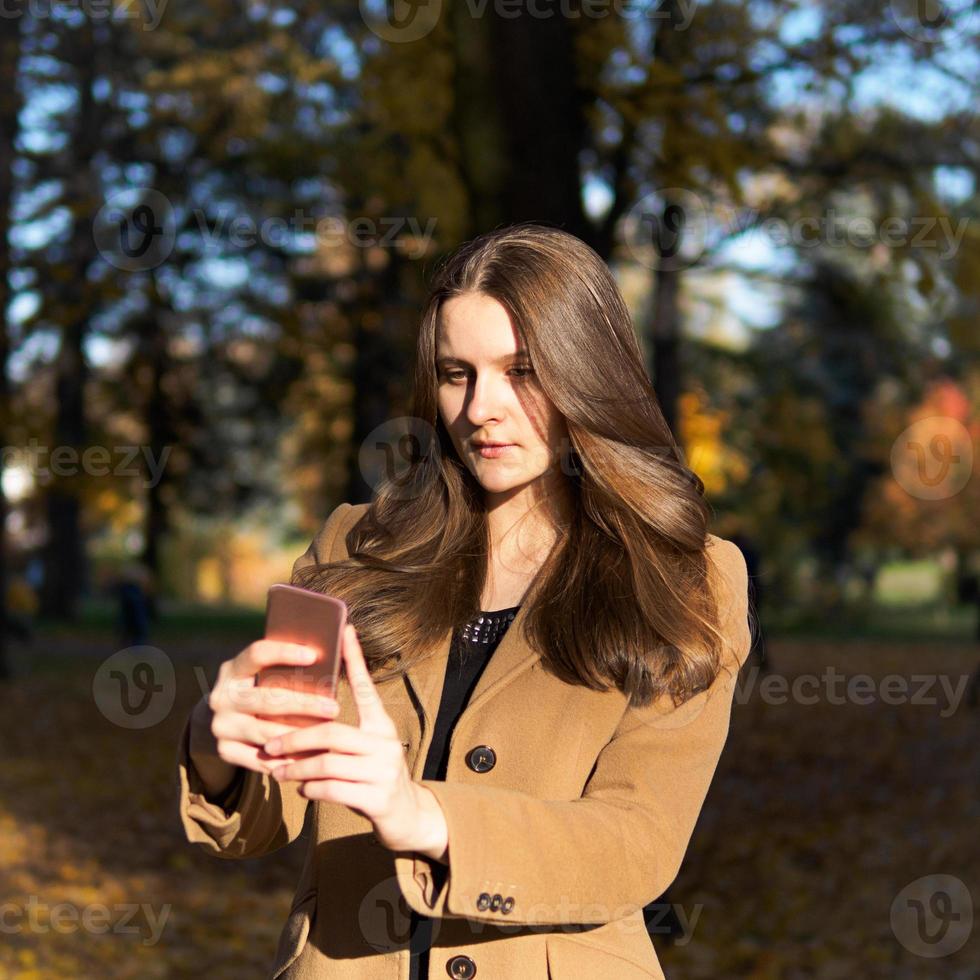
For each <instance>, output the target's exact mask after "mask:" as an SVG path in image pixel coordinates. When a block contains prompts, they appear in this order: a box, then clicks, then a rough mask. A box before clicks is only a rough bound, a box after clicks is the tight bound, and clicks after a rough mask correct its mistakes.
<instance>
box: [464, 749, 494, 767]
mask: <svg viewBox="0 0 980 980" xmlns="http://www.w3.org/2000/svg"><path fill="white" fill-rule="evenodd" d="M466 764H467V765H468V766H469V767H470V769H472V770H473V772H489V771H490V770H491V769H493V767H494V766H495V765H496V764H497V753H496V752H494V750H493V749H491V748H490V746H489V745H478V746H477V747H476V748H475V749H470V751H469V754H468V755H467V756H466Z"/></svg>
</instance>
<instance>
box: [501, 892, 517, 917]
mask: <svg viewBox="0 0 980 980" xmlns="http://www.w3.org/2000/svg"><path fill="white" fill-rule="evenodd" d="M513 907H514V896H513V895H508V896H507V897H506V898H505V899H504V904H503V905H501V906H500V911H501V912H503V913H504V915H506V914H507V913H508V912H509V911H510V910H511V909H512V908H513Z"/></svg>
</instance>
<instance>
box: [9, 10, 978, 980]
mask: <svg viewBox="0 0 980 980" xmlns="http://www.w3.org/2000/svg"><path fill="white" fill-rule="evenodd" d="M978 40H980V10H978V6H977V4H976V3H974V2H971V0H950V2H946V3H939V2H934V0H824V2H820V3H815V2H809V0H781V2H779V3H769V2H760V0H756V2H753V3H747V2H729V0H710V2H709V0H701V2H697V0H686V2H681V0H664V2H655V0H654V2H642V0H635V2H628V0H591V2H587V0H562V2H557V0H556V2H553V3H552V2H548V0H535V2H527V3H524V2H522V0H508V2H503V0H486V2H483V0H480V2H478V0H466V2H455V3H452V2H446V3H440V2H438V0H432V2H430V3H429V4H427V5H414V6H413V5H410V4H408V3H405V2H403V0H397V2H394V3H388V4H386V3H384V2H379V0H362V2H361V3H360V5H359V6H358V5H356V4H351V3H343V4H342V3H332V2H329V0H320V2H319V3H306V2H278V0H269V2H260V0H255V2H243V3H235V2H227V3H226V2H215V0H198V2H197V3H186V2H185V3H178V2H174V0H170V2H168V0H157V2H156V3H154V2H151V0H144V2H142V3H136V4H128V3H127V4H123V3H116V2H114V0H104V2H103V0H74V2H70V3H62V2H58V0H3V9H2V12H0V73H2V77H0V311H2V315H3V321H2V331H0V427H2V461H0V489H2V493H0V518H2V519H0V528H2V529H3V534H2V536H0V540H2V544H0V547H2V550H3V554H2V561H0V569H2V573H0V596H2V597H3V598H4V603H3V615H2V616H0V627H2V629H0V674H2V677H3V680H2V681H0V698H2V701H0V709H2V714H3V719H2V722H0V726H2V727H0V732H2V735H3V742H4V764H3V765H2V766H0V906H2V907H3V908H4V909H6V910H7V914H6V917H5V918H4V919H3V926H2V928H3V931H4V933H5V934H4V936H3V940H2V942H0V976H3V977H12V978H17V980H27V978H34V977H42V978H47V977H72V978H75V977H133V978H136V977H139V978H143V977H169V976H175V977H198V976H204V975H208V976H212V977H224V976H228V977H240V976H261V975H263V973H262V971H263V970H264V969H267V968H268V965H269V964H270V963H271V958H272V955H273V952H274V950H275V943H276V937H277V935H278V932H279V929H280V927H281V925H282V923H283V921H284V919H285V914H286V911H287V909H288V907H289V902H290V899H291V896H292V889H293V886H294V884H295V881H296V876H297V874H298V870H299V867H300V864H301V859H302V848H303V846H304V845H303V844H302V843H297V844H295V845H292V846H290V847H289V848H286V849H285V850H283V851H280V852H277V853H276V854H274V855H270V856H269V857H267V858H265V859H263V860H261V861H254V862H253V861H244V862H236V863H234V864H232V863H230V862H229V863H226V862H219V861H214V860H213V859H210V858H208V857H207V856H205V855H204V854H203V853H202V854H198V853H196V852H193V851H191V850H190V848H189V845H187V844H186V842H185V841H184V839H183V837H182V835H181V834H180V832H179V826H178V823H177V818H176V809H175V796H174V783H175V770H174V766H173V759H174V752H175V750H176V741H177V737H178V734H179V732H180V730H181V728H182V726H183V722H184V720H185V718H186V715H187V713H188V712H189V710H190V708H191V706H192V705H193V703H194V702H195V701H196V700H197V699H198V698H200V697H201V696H202V693H204V692H206V691H207V689H208V686H209V680H208V678H213V677H214V673H215V670H216V668H217V665H218V663H220V662H221V660H224V659H227V658H228V657H230V656H233V655H234V654H236V653H237V652H238V651H239V650H241V649H242V648H243V647H244V646H245V645H246V644H247V643H249V642H251V640H253V639H255V638H257V637H258V636H259V635H261V627H262V614H263V604H264V597H265V592H266V589H267V587H268V585H269V584H271V583H272V582H274V581H282V580H284V579H285V578H286V577H287V576H288V572H289V569H290V567H291V564H292V562H293V560H294V559H295V558H296V557H297V556H298V555H299V554H300V553H301V552H302V551H303V550H304V549H305V548H306V546H307V544H308V543H309V540H310V538H311V537H312V536H313V534H314V533H315V531H316V530H317V529H318V528H319V527H320V525H321V524H322V521H323V519H324V518H325V517H326V515H327V514H328V513H329V512H330V510H331V509H332V508H333V507H335V506H336V505H337V504H338V503H339V502H341V501H349V502H351V503H358V502H363V501H366V500H369V499H370V497H371V493H372V489H373V487H374V486H375V485H376V484H377V481H378V479H379V477H380V476H381V475H382V472H383V469H384V467H385V466H388V465H390V464H391V462H392V460H393V459H395V458H396V456H397V439H395V438H394V435H393V434H394V433H395V432H396V429H397V423H396V420H398V419H401V418H403V417H404V416H405V415H406V412H407V402H408V397H409V394H410V389H409V385H410V381H411V371H410V368H411V364H412V357H413V354H414V347H413V343H414V337H415V329H416V325H417V316H418V313H419V309H420V305H421V302H422V300H423V298H424V296H425V293H426V286H427V280H428V276H429V275H430V274H431V272H432V270H433V268H434V266H435V263H436V262H437V261H438V259H439V258H440V256H442V255H444V254H445V253H446V252H447V251H449V250H450V249H452V248H453V247H455V246H456V245H457V244H459V243H460V242H462V241H464V240H467V239H468V238H471V237H473V236H474V235H476V234H479V233H480V232H482V231H487V230H490V229H491V228H495V227H498V226H501V225H504V224H509V223H512V222H518V221H542V222H546V223H550V224H554V225H557V226H559V227H562V228H564V229H565V230H567V231H570V232H572V233H573V234H576V235H578V236H579V237H581V238H583V239H584V240H585V241H587V242H588V243H589V244H590V245H591V246H592V247H593V248H595V249H596V250H597V252H598V253H599V254H600V255H601V256H602V257H603V258H604V259H605V260H606V261H607V262H608V263H609V265H610V267H611V268H612V270H613V271H614V273H615V275H616V278H617V280H618V282H619V283H620V286H621V288H622V291H623V293H624V295H625V297H626V299H627V301H628V303H629V305H630V308H631V310H632V312H633V316H634V322H635V325H636V329H637V332H638V335H639V337H640V340H641V343H642V345H643V349H644V351H645V353H646V356H647V358H648V365H649V371H650V375H651V378H652V379H653V380H654V384H655V387H656V389H657V392H658V396H659V398H660V402H661V406H662V408H663V410H664V413H665V415H666V416H667V418H668V420H669V422H670V423H671V426H672V428H673V430H674V432H675V434H676V436H677V438H678V440H679V441H680V443H681V445H682V446H683V448H684V452H685V454H686V456H687V459H688V462H689V464H690V465H691V467H692V468H693V469H694V470H695V471H696V472H697V473H698V474H699V475H700V476H701V477H702V479H703V480H704V482H705V485H706V494H707V496H708V498H709V500H710V501H711V503H712V505H713V507H714V510H715V513H716V515H717V520H716V524H715V526H714V527H713V528H712V530H713V531H714V533H718V534H721V535H722V536H725V537H731V538H733V539H734V540H736V541H737V542H738V543H739V545H740V546H741V547H742V548H743V551H744V553H745V554H746V557H747V559H748V561H749V567H750V571H751V573H752V585H753V597H754V599H755V602H756V606H757V610H758V615H759V619H760V623H761V634H760V637H759V641H758V644H757V647H756V649H755V651H754V655H753V658H752V660H751V662H750V665H749V667H748V668H747V670H746V675H745V676H746V682H745V684H744V686H743V687H742V689H741V690H740V692H739V694H738V695H737V698H736V700H737V704H736V708H735V712H734V716H733V725H732V734H731V737H730V740H729V744H728V747H727V749H726V753H725V756H724V757H723V759H722V763H721V766H720V768H719V772H718V776H717V780H716V783H715V784H714V785H713V787H712V790H711V793H710V794H709V797H708V802H707V804H706V807H705V810H704V813H703V815H702V820H701V822H700V824H699V828H698V830H697V831H696V833H695V836H694V840H693V843H692V846H691V851H690V853H689V858H688V861H687V862H686V863H685V866H684V868H683V869H682V872H681V875H680V877H679V878H678V879H677V881H676V882H675V884H674V885H672V886H671V889H670V892H669V896H667V897H665V898H664V899H663V901H662V902H661V903H660V904H659V905H655V906H651V909H650V912H651V915H650V919H649V921H648V925H649V927H650V931H651V939H652V941H653V942H654V944H655V946H656V947H657V950H658V953H659V954H660V956H661V959H662V962H663V963H664V966H665V969H666V970H667V972H668V975H669V976H670V977H671V978H672V980H686V978H731V977H750V978H787V980H789V978H793V980H795V978H805V977H820V978H838V977H839V978H848V980H850V978H852V977H854V976H861V977H887V978H906V977H909V978H912V977H914V978H919V977H923V978H932V977H938V976H943V977H953V978H964V980H965V978H975V977H977V976H980V938H978V932H980V930H978V929H977V928H975V927H974V925H973V920H974V904H975V903H976V902H977V901H980V888H978V885H980V853H978V852H980V845H978V835H977V833H976V828H977V826H978V817H980V794H978V793H977V784H978V779H977V777H978V774H980V749H978V744H977V743H978V739H977V737H976V735H977V726H978V724H980V708H978V707H977V703H976V702H977V688H976V684H977V678H976V675H975V673H974V672H975V671H976V668H977V666H978V664H980V589H978V585H977V582H978V573H980V519H978V514H980V475H978V474H977V473H976V472H975V469H976V462H975V460H976V459H977V456H978V452H980V357H978V355H980V223H978V207H980V190H978V186H977V170H978V163H980V112H978V105H980V99H978V94H980V93H978V82H980V71H978V67H980V44H978ZM597 370H601V364H599V365H597ZM379 443H382V444H386V445H389V446H390V447H391V448H390V450H389V451H388V452H387V454H380V453H378V452H377V447H378V444H379ZM134 646H140V647H144V648H145V647H147V646H152V647H154V648H155V649H156V652H157V654H159V657H158V659H157V660H153V656H151V655H149V654H147V655H146V656H147V657H149V660H148V661H147V662H149V663H151V664H155V665H156V667H160V666H161V665H169V668H165V669H164V674H163V675H160V674H154V680H155V681H156V682H159V683H158V686H155V687H153V688H152V689H146V690H144V691H143V693H145V694H147V695H148V697H150V699H151V700H152V699H153V698H156V699H157V702H159V699H160V698H163V699H164V700H165V701H166V704H165V705H164V707H163V709H162V710H159V711H157V712H156V715H155V716H154V719H153V721H152V723H150V721H149V720H147V719H146V718H144V719H143V720H142V721H141V720H140V717H139V712H138V711H135V710H129V711H127V710H125V709H121V708H120V707H119V704H118V702H119V699H120V697H122V698H124V699H125V698H126V697H127V696H132V697H133V698H134V699H135V693H136V692H138V691H139V677H140V676H141V675H139V674H138V673H134V674H133V675H132V676H131V678H130V680H131V681H132V683H133V684H134V685H135V687H134V689H133V691H131V692H129V695H127V694H126V692H125V691H122V692H120V684H119V683H117V682H111V681H110V680H109V679H107V678H110V677H111V674H112V672H111V670H110V664H112V663H116V664H118V663H120V662H121V661H120V660H119V659H118V658H119V657H120V655H121V654H124V653H125V652H126V651H127V650H129V649H131V648H132V647H134ZM113 657H115V658H117V659H116V660H110V658H113ZM135 659H136V660H137V661H138V660H139V659H140V657H139V655H136V657H135ZM145 659H146V658H145V657H144V660H145ZM128 662H129V663H132V662H133V657H132V656H131V657H130V660H129V661H128ZM167 670H169V671H170V673H169V674H167ZM834 672H836V673H834ZM831 674H832V675H833V676H834V677H837V678H838V680H839V681H840V684H839V692H837V693H841V694H843V697H840V698H838V697H837V696H836V693H835V689H832V685H831V684H830V682H829V681H828V680H827V678H828V677H830V676H831ZM971 676H972V677H973V686H972V687H971V682H970V679H971ZM857 678H866V679H867V680H866V681H865V682H864V684H865V688H864V693H863V694H862V693H861V692H859V691H857V690H856V687H855V685H853V684H852V683H851V682H852V681H854V680H855V679H857ZM889 678H891V679H892V680H891V681H889V680H888V679H889ZM923 678H924V680H923ZM767 679H768V681H767ZM801 679H810V680H811V685H810V687H809V688H807V695H808V696H809V695H810V694H812V693H813V692H814V691H816V692H817V693H816V697H815V699H808V697H804V696H803V695H802V694H801V693H800V692H801V690H802V689H801V688H800V687H799V685H797V686H795V687H794V682H799V681H800V680H801ZM766 682H767V683H769V684H770V687H768V688H767V687H765V683H766ZM113 684H114V685H115V686H114V688H113ZM780 684H781V685H783V688H789V689H791V690H790V693H789V694H788V695H787V694H786V691H785V690H783V688H780ZM113 690H114V691H115V697H116V701H117V704H116V706H115V708H112V707H111V705H108V703H107V702H108V701H109V700H111V694H112V691H113ZM780 690H782V694H780V693H779V692H780ZM971 895H972V898H971ZM32 903H33V905H32ZM33 906H36V907H37V908H36V910H35V911H36V914H34V915H33V917H32V916H30V915H29V914H28V911H29V909H30V908H32V907H33ZM100 907H101V908H105V909H107V910H108V911H107V913H106V916H105V918H104V920H103V922H102V924H101V927H100V926H99V925H94V924H93V923H92V922H91V921H88V920H87V919H86V915H85V913H86V912H88V913H92V912H93V910H95V909H98V908H100ZM59 909H60V910H61V911H60V912H59ZM126 910H128V911H126ZM127 916H128V918H127ZM124 920H125V921H124Z"/></svg>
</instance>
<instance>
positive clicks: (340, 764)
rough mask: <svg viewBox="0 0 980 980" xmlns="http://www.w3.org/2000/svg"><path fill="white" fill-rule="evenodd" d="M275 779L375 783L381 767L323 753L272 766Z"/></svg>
mask: <svg viewBox="0 0 980 980" xmlns="http://www.w3.org/2000/svg"><path fill="white" fill-rule="evenodd" d="M272 775H273V777H274V778H275V779H279V780H287V779H302V780H306V779H343V780H346V781H347V782H352V783H375V782H378V781H379V779H380V777H381V767H380V766H379V765H378V764H377V763H376V762H372V761H371V760H370V759H365V758H364V757H362V756H354V755H335V754H334V753H332V752H330V753H323V752H321V753H320V754H318V755H315V756H311V757H310V758H309V759H299V760H298V761H296V762H289V763H284V764H283V765H281V766H273V768H272Z"/></svg>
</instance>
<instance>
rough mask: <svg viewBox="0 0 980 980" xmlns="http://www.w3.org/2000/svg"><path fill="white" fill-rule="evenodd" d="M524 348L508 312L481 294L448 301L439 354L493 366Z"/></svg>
mask: <svg viewBox="0 0 980 980" xmlns="http://www.w3.org/2000/svg"><path fill="white" fill-rule="evenodd" d="M523 349H524V348H523V346H522V345H521V339H520V336H519V335H518V333H517V330H516V329H515V328H514V324H513V323H512V322H511V318H510V314H509V313H508V312H507V309H506V308H505V307H504V306H503V305H502V304H501V303H500V302H498V301H497V300H495V299H493V298H492V297H490V296H486V295H483V294H480V293H467V294H464V295H462V296H454V297H453V298H452V299H449V300H446V301H445V302H444V303H443V304H442V306H441V307H440V310H439V319H438V322H437V325H436V354H437V356H440V357H460V358H466V359H467V360H480V361H486V362H488V363H493V362H495V361H497V360H500V359H501V358H505V357H508V356H513V355H514V354H516V353H519V352H520V351H522V350H523Z"/></svg>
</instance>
